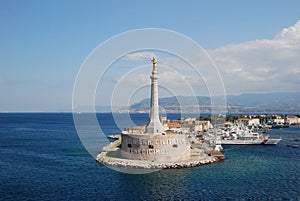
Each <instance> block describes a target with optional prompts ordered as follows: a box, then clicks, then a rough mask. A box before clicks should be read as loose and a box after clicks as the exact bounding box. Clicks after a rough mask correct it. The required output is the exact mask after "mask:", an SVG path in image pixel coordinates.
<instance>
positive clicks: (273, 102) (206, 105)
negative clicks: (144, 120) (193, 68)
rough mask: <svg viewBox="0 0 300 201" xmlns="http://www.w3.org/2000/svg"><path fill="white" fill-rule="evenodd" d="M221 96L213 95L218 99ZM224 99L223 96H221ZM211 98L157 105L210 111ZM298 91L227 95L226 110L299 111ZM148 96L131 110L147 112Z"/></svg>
mask: <svg viewBox="0 0 300 201" xmlns="http://www.w3.org/2000/svg"><path fill="white" fill-rule="evenodd" d="M220 99H222V97H218V96H216V97H214V100H220ZM223 99H224V98H223ZM211 100H212V99H211V98H210V97H208V96H196V97H195V96H176V97H175V96H173V97H166V98H160V99H159V105H160V107H161V108H163V109H164V110H165V112H168V113H171V112H181V111H182V110H184V112H193V111H195V109H197V108H199V109H200V111H201V112H210V111H211V107H212V106H211ZM299 100H300V92H286V93H261V94H255V93H252V94H241V95H227V96H226V109H227V112H293V113H297V112H300V102H299ZM149 105H150V98H146V99H143V100H142V101H140V102H137V103H134V104H132V105H131V106H130V107H129V110H130V111H131V112H148V111H149Z"/></svg>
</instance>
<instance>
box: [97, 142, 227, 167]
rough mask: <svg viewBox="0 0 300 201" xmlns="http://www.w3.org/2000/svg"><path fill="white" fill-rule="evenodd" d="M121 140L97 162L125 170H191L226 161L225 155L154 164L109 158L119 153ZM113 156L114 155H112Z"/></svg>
mask: <svg viewBox="0 0 300 201" xmlns="http://www.w3.org/2000/svg"><path fill="white" fill-rule="evenodd" d="M119 144H120V140H117V141H115V142H112V143H110V144H109V145H107V146H105V147H104V148H103V149H102V151H101V152H100V154H98V156H97V159H96V160H97V161H98V162H99V163H102V164H104V165H107V166H113V167H124V168H142V169H171V168H190V167H196V166H201V165H207V164H211V163H215V162H219V161H222V160H224V155H222V154H221V155H220V154H219V155H215V156H214V155H212V156H205V157H199V158H190V159H185V160H179V161H174V162H152V161H142V160H129V159H125V158H121V157H117V156H109V154H110V153H113V152H115V153H117V152H118V151H119V150H120V149H119V147H118V145H119ZM112 155H113V154H112Z"/></svg>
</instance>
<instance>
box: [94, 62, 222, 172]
mask: <svg viewBox="0 0 300 201" xmlns="http://www.w3.org/2000/svg"><path fill="white" fill-rule="evenodd" d="M151 61H152V65H153V68H152V74H151V76H150V79H151V104H150V120H149V123H148V124H147V125H145V126H138V127H133V128H128V129H125V130H124V131H123V132H122V133H121V137H120V139H118V140H116V141H115V142H112V143H110V144H109V145H107V146H105V147H104V148H103V149H102V151H101V152H100V154H99V155H98V156H97V161H98V162H100V163H102V164H105V165H107V166H117V167H130V168H185V167H194V166H199V165H205V164H209V163H213V162H218V161H221V160H224V155H223V154H222V153H221V149H220V146H218V145H216V146H215V147H214V148H213V147H212V146H210V145H209V144H207V143H205V142H203V141H200V140H198V139H197V138H196V137H194V135H193V134H192V133H191V132H189V131H188V130H183V129H170V128H168V127H165V126H164V124H163V123H162V121H163V119H160V116H159V105H158V76H157V60H156V58H154V57H153V58H152V59H151Z"/></svg>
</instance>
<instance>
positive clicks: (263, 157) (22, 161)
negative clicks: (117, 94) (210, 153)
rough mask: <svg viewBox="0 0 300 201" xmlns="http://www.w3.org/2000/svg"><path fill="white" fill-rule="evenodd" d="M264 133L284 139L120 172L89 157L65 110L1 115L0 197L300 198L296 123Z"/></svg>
mask: <svg viewBox="0 0 300 201" xmlns="http://www.w3.org/2000/svg"><path fill="white" fill-rule="evenodd" d="M130 117H131V118H132V119H133V121H134V122H135V124H136V125H143V124H145V123H146V122H147V121H148V118H149V116H148V115H147V114H131V116H130ZM178 117H179V114H168V118H170V119H176V118H178ZM97 119H98V121H99V124H100V125H101V129H102V131H103V133H104V134H105V135H110V134H116V133H119V132H120V128H118V126H117V125H116V123H115V122H114V118H113V115H112V114H110V113H99V114H97ZM128 126H129V127H130V125H128ZM270 136H272V137H276V138H277V137H282V141H281V142H280V143H279V144H277V145H276V146H274V145H269V146H262V145H248V146H224V151H223V153H224V154H225V157H226V160H224V161H223V162H218V163H213V164H209V165H205V166H199V167H194V168H186V169H166V170H160V171H156V172H152V173H149V174H126V173H123V172H119V171H115V170H113V169H111V168H108V167H106V166H104V165H102V164H99V163H97V162H96V161H95V158H94V157H92V156H91V155H90V154H89V152H88V151H87V150H86V149H85V147H84V146H83V144H82V143H81V141H80V138H79V136H78V134H77V131H76V128H75V126H74V121H73V115H72V114H71V113H1V114H0V200H300V148H298V149H297V148H292V147H288V146H287V145H288V144H292V145H300V141H297V139H299V138H300V126H290V127H289V128H284V129H273V130H271V131H270ZM99 150H100V148H99Z"/></svg>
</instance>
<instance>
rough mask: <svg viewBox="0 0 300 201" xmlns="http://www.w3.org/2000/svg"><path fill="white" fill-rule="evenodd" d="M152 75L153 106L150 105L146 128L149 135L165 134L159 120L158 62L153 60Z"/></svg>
mask: <svg viewBox="0 0 300 201" xmlns="http://www.w3.org/2000/svg"><path fill="white" fill-rule="evenodd" d="M151 61H152V64H153V69H152V75H151V76H150V78H151V105H150V122H149V123H148V125H147V127H146V132H147V133H149V134H155V133H161V132H163V125H162V124H161V122H160V120H159V106H158V82H157V81H158V76H157V67H156V64H157V61H156V59H155V58H154V57H153V58H152V60H151Z"/></svg>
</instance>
